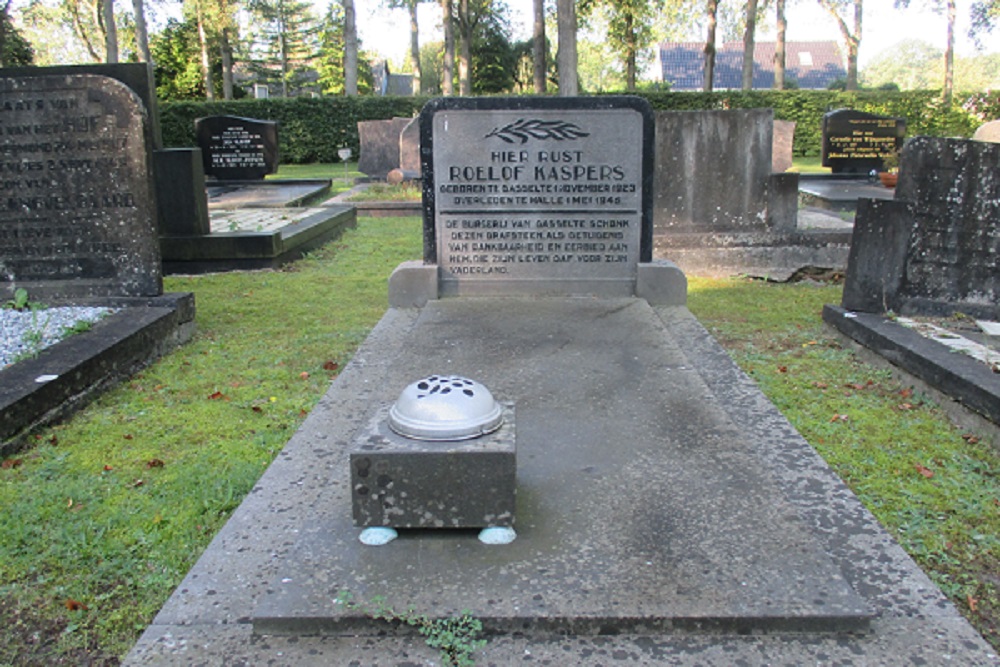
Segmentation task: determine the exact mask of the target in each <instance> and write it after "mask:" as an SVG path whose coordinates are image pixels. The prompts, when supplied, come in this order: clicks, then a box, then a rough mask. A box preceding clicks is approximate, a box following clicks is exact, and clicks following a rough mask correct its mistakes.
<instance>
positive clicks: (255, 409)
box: [250, 405, 264, 413]
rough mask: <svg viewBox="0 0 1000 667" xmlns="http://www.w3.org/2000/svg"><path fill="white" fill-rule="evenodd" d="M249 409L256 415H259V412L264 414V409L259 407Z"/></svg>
mask: <svg viewBox="0 0 1000 667" xmlns="http://www.w3.org/2000/svg"><path fill="white" fill-rule="evenodd" d="M250 409H251V410H253V411H254V412H256V413H261V412H264V408H262V407H260V406H259V405H255V406H253V407H252V408H250Z"/></svg>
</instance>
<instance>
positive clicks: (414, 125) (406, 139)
mask: <svg viewBox="0 0 1000 667" xmlns="http://www.w3.org/2000/svg"><path fill="white" fill-rule="evenodd" d="M399 168H400V169H401V170H402V171H403V174H404V175H407V177H409V178H420V120H419V119H417V118H413V119H412V120H410V122H409V123H407V124H406V127H404V128H403V131H402V132H400V133H399Z"/></svg>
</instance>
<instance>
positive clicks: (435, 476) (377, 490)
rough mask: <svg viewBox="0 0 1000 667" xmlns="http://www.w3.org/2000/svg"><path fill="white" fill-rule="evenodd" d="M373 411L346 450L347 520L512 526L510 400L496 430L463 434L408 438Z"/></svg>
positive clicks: (423, 525) (424, 525) (408, 524)
mask: <svg viewBox="0 0 1000 667" xmlns="http://www.w3.org/2000/svg"><path fill="white" fill-rule="evenodd" d="M388 418H389V415H388V409H383V410H380V411H379V413H378V414H377V415H376V417H375V419H373V420H372V422H371V423H370V424H369V427H368V428H367V429H365V430H364V431H362V432H361V433H360V434H359V435H358V437H357V438H356V439H355V444H354V448H353V449H352V450H351V455H350V462H351V506H352V508H353V514H354V525H355V526H366V527H367V526H385V527H387V528H485V527H493V526H513V525H514V498H515V488H516V479H517V446H516V443H515V441H514V433H515V430H516V427H515V424H514V408H513V406H509V405H508V406H505V409H504V415H503V420H504V421H503V425H502V426H501V427H500V429H498V430H497V431H494V432H493V433H489V434H487V435H483V436H480V437H478V438H473V439H470V440H460V441H456V442H440V441H426V440H413V439H411V438H404V437H403V436H400V435H397V434H396V433H393V432H392V431H391V430H390V429H389V427H388Z"/></svg>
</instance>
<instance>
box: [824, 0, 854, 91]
mask: <svg viewBox="0 0 1000 667" xmlns="http://www.w3.org/2000/svg"><path fill="white" fill-rule="evenodd" d="M819 4H820V5H822V6H823V8H824V9H826V11H827V12H828V13H829V14H830V15H831V16H833V18H834V20H836V21H837V27H838V28H839V29H840V35H841V37H843V38H844V45H845V46H846V47H847V85H846V88H847V90H857V89H858V47H859V46H860V45H861V11H862V7H861V5H862V0H854V3H853V4H854V33H853V34H852V33H851V29H850V28H848V27H847V22H846V21H844V19H843V17H841V16H840V14H839V13H837V7H836V5H834V4H833V2H832V0H819Z"/></svg>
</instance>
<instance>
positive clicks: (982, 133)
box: [972, 120, 1000, 144]
mask: <svg viewBox="0 0 1000 667" xmlns="http://www.w3.org/2000/svg"><path fill="white" fill-rule="evenodd" d="M972 138H973V139H975V140H976V141H988V142H990V143H994V144H998V143H1000V120H991V121H990V122H988V123H983V124H982V125H980V126H979V127H978V128H976V132H975V134H973V135H972Z"/></svg>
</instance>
